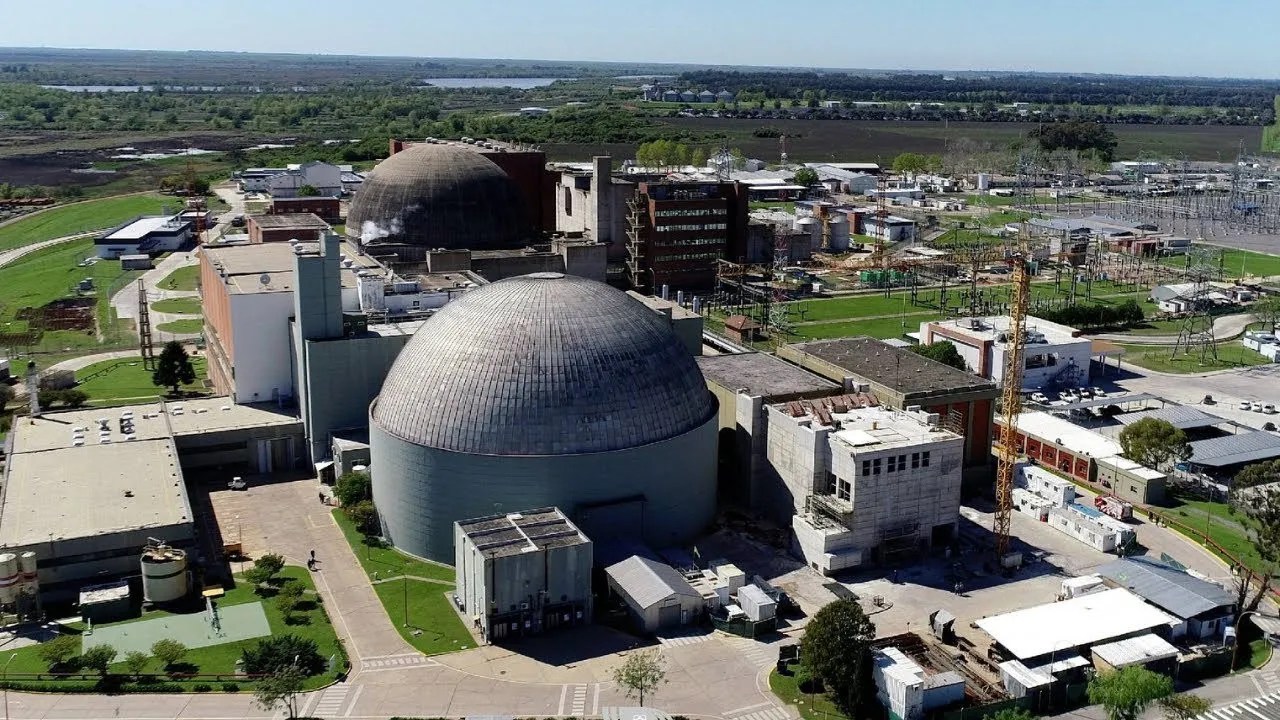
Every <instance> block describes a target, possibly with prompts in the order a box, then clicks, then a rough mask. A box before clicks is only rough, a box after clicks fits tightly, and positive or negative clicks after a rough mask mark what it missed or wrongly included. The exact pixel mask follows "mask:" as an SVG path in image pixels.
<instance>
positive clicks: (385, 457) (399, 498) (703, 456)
mask: <svg viewBox="0 0 1280 720" xmlns="http://www.w3.org/2000/svg"><path fill="white" fill-rule="evenodd" d="M369 441H370V447H371V451H372V457H373V464H372V466H371V468H370V469H371V472H372V475H373V497H374V502H375V503H377V505H378V509H379V511H380V512H381V513H382V522H383V530H384V532H385V533H386V535H387V537H388V538H389V539H390V540H391V542H392V543H394V544H395V545H396V546H397V547H399V548H401V549H403V550H405V551H406V552H409V553H412V554H414V555H420V556H422V557H426V558H431V559H433V560H439V561H442V562H449V561H450V560H452V559H453V558H454V550H453V523H455V522H457V521H458V520H462V519H465V518H472V517H481V516H484V515H491V514H494V513H499V512H514V511H518V510H522V509H525V508H531V507H548V506H554V507H559V508H560V509H561V510H562V511H564V513H565V514H566V515H568V516H569V517H570V518H571V519H576V517H577V515H579V514H580V513H581V512H583V511H584V510H586V509H587V507H586V506H587V505H589V504H591V503H610V502H619V501H623V500H627V499H631V498H635V497H637V496H642V497H644V498H645V500H646V502H645V503H644V506H643V508H644V511H643V527H642V528H628V527H619V528H617V531H618V533H619V534H620V535H623V536H633V537H634V536H640V537H642V538H643V539H644V540H645V541H646V542H648V543H650V544H651V545H653V546H654V547H665V546H667V545H671V544H673V543H679V542H684V541H686V540H689V539H692V538H693V537H694V536H695V535H696V534H697V533H698V532H700V531H701V530H702V529H704V528H705V527H706V525H707V524H708V523H709V522H710V521H711V519H712V516H713V515H714V513H715V499H716V451H715V448H716V419H715V417H711V418H708V420H707V422H706V423H704V424H703V425H701V426H699V427H697V428H695V429H693V430H691V431H689V432H687V433H685V434H683V435H679V436H677V437H674V438H671V439H669V440H665V441H662V442H657V443H652V444H650V445H644V446H641V447H638V448H631V449H626V450H619V451H616V452H610V453H593V454H583V455H549V456H509V457H501V456H484V455H469V454H465V453H457V452H449V451H445V450H439V449H435V448H427V447H422V446H419V445H415V444H413V443H409V442H406V441H404V440H401V439H399V438H397V437H395V436H392V435H390V434H388V433H386V432H385V431H383V430H382V429H381V428H380V427H378V426H377V424H376V423H371V425H370V428H369ZM592 539H593V540H595V541H596V542H602V541H603V540H604V538H600V537H596V536H592Z"/></svg>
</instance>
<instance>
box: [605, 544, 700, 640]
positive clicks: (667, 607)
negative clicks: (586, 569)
mask: <svg viewBox="0 0 1280 720" xmlns="http://www.w3.org/2000/svg"><path fill="white" fill-rule="evenodd" d="M604 572H605V576H606V578H607V579H608V583H609V591H610V592H611V593H613V595H614V596H615V597H617V598H619V599H621V600H622V602H623V603H624V604H625V605H626V607H627V611H628V613H629V615H630V616H631V619H632V621H633V622H634V624H635V626H636V628H637V629H638V630H640V631H641V632H645V633H652V632H657V631H658V630H662V629H666V628H673V627H678V626H680V625H688V624H689V623H691V622H693V621H694V620H696V619H697V618H699V617H700V616H701V615H702V612H703V609H704V601H703V597H702V595H701V594H700V593H699V592H698V591H697V590H695V589H694V588H693V586H692V585H690V584H689V581H688V580H686V579H685V577H684V576H683V575H681V574H680V572H679V571H678V570H676V569H675V568H673V567H671V566H670V565H666V564H664V563H660V562H658V561H657V560H652V559H650V558H646V557H641V556H639V555H632V556H631V557H629V558H627V559H626V560H623V561H621V562H618V563H615V564H613V565H610V566H609V567H607V568H605V571H604Z"/></svg>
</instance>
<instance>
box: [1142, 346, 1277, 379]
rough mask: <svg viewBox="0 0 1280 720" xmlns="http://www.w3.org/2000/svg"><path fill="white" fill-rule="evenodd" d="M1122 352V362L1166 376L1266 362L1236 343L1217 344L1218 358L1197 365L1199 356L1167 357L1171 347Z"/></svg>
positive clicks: (1171, 349)
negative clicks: (1165, 374)
mask: <svg viewBox="0 0 1280 720" xmlns="http://www.w3.org/2000/svg"><path fill="white" fill-rule="evenodd" d="M1120 347H1122V348H1124V350H1125V354H1124V358H1123V360H1124V362H1127V363H1132V364H1134V365H1137V366H1138V367H1144V368H1147V369H1148V370H1156V371H1158V372H1166V373H1201V372H1210V371H1212V370H1225V369H1228V368H1236V367H1248V366H1252V365H1265V364H1267V363H1268V362H1270V360H1267V359H1266V358H1265V357H1263V356H1262V355H1259V354H1258V353H1256V352H1254V351H1252V350H1249V349H1247V348H1245V347H1244V346H1242V345H1238V344H1236V343H1231V342H1227V343H1220V344H1219V345H1218V358H1217V360H1214V358H1212V357H1210V358H1209V359H1208V362H1206V363H1203V364H1202V363H1201V362H1200V357H1199V355H1195V356H1189V355H1186V354H1184V353H1179V355H1178V357H1176V358H1173V357H1170V355H1171V353H1172V352H1173V347H1172V346H1159V345H1133V344H1121V345H1120Z"/></svg>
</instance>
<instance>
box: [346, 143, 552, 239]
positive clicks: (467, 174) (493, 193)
mask: <svg viewBox="0 0 1280 720" xmlns="http://www.w3.org/2000/svg"><path fill="white" fill-rule="evenodd" d="M528 230H529V223H528V214H527V213H526V209H525V207H524V201H523V200H522V198H521V195H520V190H519V188H517V187H516V185H515V183H514V182H512V180H511V178H510V177H508V176H507V174H506V173H505V172H503V170H502V168H500V167H498V166H497V165H496V164H494V163H493V162H492V161H491V160H489V159H488V158H486V157H484V156H483V155H481V154H480V153H478V152H476V151H475V150H472V149H470V148H466V147H460V146H457V145H447V144H434V143H422V144H418V145H411V146H409V147H408V148H406V149H404V150H402V151H400V152H398V153H396V154H394V155H392V156H391V157H389V158H387V159H386V160H383V161H382V162H380V163H378V165H377V167H375V168H374V169H373V172H372V174H371V175H370V176H369V178H368V180H366V181H365V182H364V184H363V185H361V187H360V190H359V191H358V192H357V193H356V196H355V198H354V199H353V200H352V201H351V209H350V211H349V212H348V213H347V235H348V236H350V237H352V238H354V239H356V240H358V241H360V243H361V244H363V245H366V246H373V247H376V246H380V245H382V246H388V245H389V246H395V245H401V246H405V245H408V246H417V247H422V248H427V249H434V248H449V249H467V250H505V249H514V248H519V247H523V246H524V245H525V244H527V240H528Z"/></svg>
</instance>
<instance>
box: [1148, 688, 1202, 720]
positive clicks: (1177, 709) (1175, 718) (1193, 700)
mask: <svg viewBox="0 0 1280 720" xmlns="http://www.w3.org/2000/svg"><path fill="white" fill-rule="evenodd" d="M1159 702H1160V709H1162V710H1164V716H1165V718H1167V720H1191V719H1192V718H1194V717H1199V716H1200V715H1203V714H1205V713H1207V712H1209V708H1211V707H1213V703H1211V702H1209V701H1208V700H1206V699H1204V698H1202V697H1200V696H1199V695H1192V694H1191V693H1181V694H1179V695H1170V696H1168V697H1166V698H1161V699H1160V701H1159Z"/></svg>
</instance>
